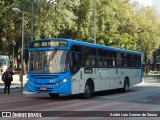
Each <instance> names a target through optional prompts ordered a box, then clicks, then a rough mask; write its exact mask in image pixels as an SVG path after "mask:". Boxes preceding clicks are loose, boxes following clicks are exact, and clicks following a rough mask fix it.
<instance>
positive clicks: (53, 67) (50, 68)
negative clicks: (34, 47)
mask: <svg viewBox="0 0 160 120" xmlns="http://www.w3.org/2000/svg"><path fill="white" fill-rule="evenodd" d="M67 56H68V52H67V50H52V51H31V52H30V60H29V72H32V73H62V72H67V71H68V69H69V67H68V66H69V65H68V59H67V58H68V57H67Z"/></svg>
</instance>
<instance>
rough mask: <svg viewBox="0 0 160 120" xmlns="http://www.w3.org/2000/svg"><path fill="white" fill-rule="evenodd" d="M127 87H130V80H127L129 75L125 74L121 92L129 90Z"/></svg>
mask: <svg viewBox="0 0 160 120" xmlns="http://www.w3.org/2000/svg"><path fill="white" fill-rule="evenodd" d="M129 87H130V82H129V77H128V76H126V77H125V79H124V85H123V88H122V90H123V92H128V91H129Z"/></svg>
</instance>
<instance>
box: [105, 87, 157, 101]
mask: <svg viewBox="0 0 160 120" xmlns="http://www.w3.org/2000/svg"><path fill="white" fill-rule="evenodd" d="M158 89H160V88H156V89H151V90H146V91H140V92H134V93H128V94H126V93H124V94H122V95H117V96H113V97H112V96H107V97H106V98H110V99H111V98H118V97H122V96H127V95H132V94H140V93H145V92H149V91H154V90H158Z"/></svg>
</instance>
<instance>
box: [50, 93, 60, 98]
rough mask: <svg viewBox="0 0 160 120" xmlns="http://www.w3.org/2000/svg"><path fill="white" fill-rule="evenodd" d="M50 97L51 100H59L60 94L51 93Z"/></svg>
mask: <svg viewBox="0 0 160 120" xmlns="http://www.w3.org/2000/svg"><path fill="white" fill-rule="evenodd" d="M49 96H50V97H51V98H58V97H59V94H54V93H49Z"/></svg>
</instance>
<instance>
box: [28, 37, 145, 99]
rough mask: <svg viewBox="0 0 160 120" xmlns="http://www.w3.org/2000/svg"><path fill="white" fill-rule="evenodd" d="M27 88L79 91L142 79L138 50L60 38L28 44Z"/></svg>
mask: <svg viewBox="0 0 160 120" xmlns="http://www.w3.org/2000/svg"><path fill="white" fill-rule="evenodd" d="M27 76H28V77H27V78H28V80H27V83H26V87H27V91H28V92H34V93H47V94H49V96H51V97H58V96H59V95H60V94H70V95H71V94H82V95H83V97H84V98H90V97H91V95H92V93H93V92H96V91H104V90H110V89H118V88H121V89H122V90H123V91H125V92H127V91H128V90H129V87H130V86H133V85H135V84H138V83H140V82H141V81H142V66H141V53H140V52H134V51H130V50H124V49H119V48H113V47H108V46H102V45H97V44H92V43H87V42H81V41H77V40H71V39H63V38H48V39H41V40H33V41H31V42H30V44H29V65H28V73H27Z"/></svg>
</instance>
